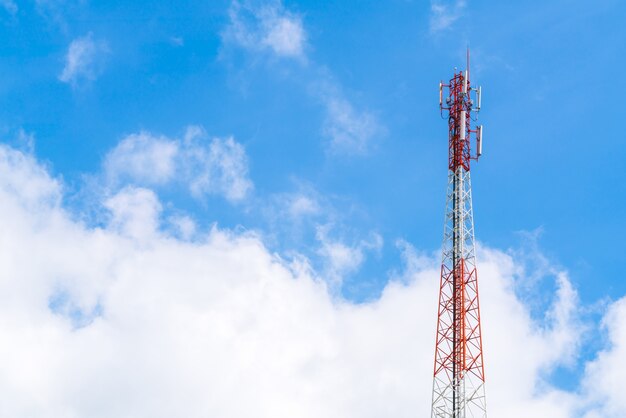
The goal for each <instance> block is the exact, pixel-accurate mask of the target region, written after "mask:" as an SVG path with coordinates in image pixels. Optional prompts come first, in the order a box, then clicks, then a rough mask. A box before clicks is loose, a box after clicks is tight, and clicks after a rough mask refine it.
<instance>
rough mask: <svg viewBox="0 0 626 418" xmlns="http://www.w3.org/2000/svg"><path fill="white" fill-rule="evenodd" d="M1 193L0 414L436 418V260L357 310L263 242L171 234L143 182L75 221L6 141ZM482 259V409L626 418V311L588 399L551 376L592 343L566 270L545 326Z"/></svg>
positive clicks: (404, 274)
mask: <svg viewBox="0 0 626 418" xmlns="http://www.w3.org/2000/svg"><path fill="white" fill-rule="evenodd" d="M157 148H159V147H157ZM149 149H152V148H149ZM159 149H160V148H159ZM149 155H157V156H159V158H160V157H161V156H163V155H169V153H168V152H154V153H149ZM140 161H141V160H140ZM161 167H165V168H164V169H163V173H166V174H167V173H168V172H169V171H168V170H169V169H168V168H167V167H168V165H167V164H166V165H163V166H161ZM139 173H140V174H141V173H142V172H141V171H139ZM0 199H1V201H2V202H3V204H2V205H0V230H1V231H2V234H1V236H2V239H1V240H0V298H1V300H0V333H1V334H2V335H3V340H4V341H5V342H6V343H5V344H2V345H0V370H1V373H0V389H1V390H2V392H3V394H4V401H3V402H2V403H0V415H2V416H10V417H16V418H19V417H32V416H37V417H84V416H88V417H95V418H97V417H111V416H117V417H131V416H132V417H151V418H158V417H172V416H185V417H207V416H216V417H217V416H219V417H232V418H244V417H245V418H247V417H250V416H253V415H254V416H257V417H272V418H275V417H320V416H323V417H337V418H339V417H351V418H374V417H376V418H378V417H381V416H396V417H400V418H402V417H407V418H408V417H415V416H427V415H428V414H429V405H430V390H431V373H432V357H433V350H434V348H433V336H434V329H435V313H436V296H437V284H438V263H437V261H436V260H435V259H432V258H430V257H428V256H424V255H420V254H419V253H418V252H417V251H416V250H415V249H413V248H412V247H411V246H409V245H407V244H405V245H404V246H403V247H402V248H403V252H402V254H403V258H404V268H403V269H402V270H401V271H400V272H398V273H397V274H396V277H395V278H394V279H393V280H391V281H390V283H389V284H388V285H387V287H386V288H385V290H384V292H383V294H382V296H381V297H380V299H378V300H376V301H372V302H368V303H363V304H353V303H351V302H348V301H344V300H342V299H341V298H337V297H336V296H332V294H331V293H329V291H328V288H327V285H326V283H327V280H325V278H324V277H322V276H320V274H319V273H317V272H315V271H314V270H312V269H311V268H310V267H309V265H308V263H307V261H306V259H305V258H303V257H295V258H293V259H285V258H282V257H281V256H280V255H277V254H274V253H271V252H270V251H269V250H268V249H267V248H266V247H265V245H264V244H263V242H262V240H261V239H260V238H259V236H258V235H256V234H255V233H250V232H248V233H236V232H233V231H229V230H224V229H220V228H218V227H217V226H214V227H212V228H211V229H209V230H206V231H196V234H195V238H194V239H193V240H189V239H182V238H178V237H176V236H174V235H172V234H170V233H169V232H167V230H166V229H165V228H163V224H164V221H163V219H162V214H161V204H160V202H159V198H158V195H157V194H156V193H155V192H154V191H152V190H150V189H148V188H145V187H139V186H126V187H124V188H122V189H120V190H119V192H118V193H117V194H116V195H114V196H112V197H111V196H103V197H102V205H103V207H104V208H105V209H106V210H108V211H109V212H110V215H111V216H110V218H109V221H108V222H107V223H105V224H104V225H102V226H99V227H94V226H89V225H86V224H84V223H82V222H80V221H76V220H75V216H73V215H72V213H71V212H68V210H67V209H65V208H64V207H63V205H62V201H63V199H64V187H63V184H62V182H61V181H59V180H58V179H55V178H53V177H52V176H51V175H50V174H49V173H48V172H47V171H46V169H44V168H43V167H42V166H41V165H40V164H39V163H38V162H37V161H36V160H35V158H34V157H33V156H32V155H30V154H27V153H23V152H20V151H17V150H14V149H11V148H8V147H6V146H0ZM359 245H361V247H362V248H365V247H367V246H370V247H371V246H375V240H374V241H373V244H372V243H361V244H359ZM479 254H480V260H479V261H480V263H479V271H480V280H481V292H482V293H481V307H482V314H483V319H484V335H485V340H484V346H485V357H486V362H487V366H488V367H487V379H488V383H487V394H488V397H489V407H490V413H491V414H492V415H494V416H506V417H509V418H516V417H520V418H521V417H529V416H550V417H573V416H578V414H579V413H581V412H580V411H582V410H583V409H584V408H586V411H587V413H588V415H587V417H596V416H602V417H623V414H622V413H621V411H623V409H622V404H623V399H622V397H621V393H619V389H618V387H619V385H616V384H615V383H616V382H617V383H619V382H620V381H621V380H623V378H624V368H623V364H622V363H623V362H621V358H622V357H623V355H622V352H623V351H624V347H626V332H624V329H626V328H624V324H625V323H626V321H624V318H625V317H626V313H625V312H624V311H625V309H624V306H626V304H625V303H624V301H620V302H617V303H615V304H613V305H612V306H611V309H610V310H609V313H608V314H607V316H606V318H605V324H606V326H607V328H608V331H609V337H610V342H611V345H610V346H609V347H607V348H606V350H605V351H603V352H602V353H601V354H600V355H599V356H598V358H597V359H596V360H594V361H593V362H591V363H590V364H589V366H588V369H587V371H586V376H587V377H588V380H587V381H588V382H589V384H590V385H591V386H590V387H589V388H588V389H587V390H588V392H589V393H587V394H581V393H582V392H581V393H572V392H566V391H563V390H559V389H557V388H555V387H553V386H552V385H551V384H550V383H549V381H548V380H547V375H546V370H550V369H553V368H555V367H558V366H559V365H560V364H562V363H563V359H564V358H568V357H570V356H571V355H572V349H574V350H575V347H577V345H578V344H579V341H580V338H581V335H582V326H581V325H580V321H579V320H578V312H577V309H578V303H577V295H576V292H575V290H574V289H573V288H572V286H571V284H570V282H569V280H568V278H567V274H566V273H565V272H558V274H557V275H556V276H555V277H554V278H553V279H554V280H555V284H556V288H557V289H558V290H557V293H556V294H555V297H554V301H553V304H552V307H551V309H550V310H549V313H548V315H547V316H546V317H545V318H540V319H533V317H532V316H531V314H530V312H529V309H528V307H527V306H526V305H525V304H524V303H523V302H522V301H521V300H520V299H518V297H517V296H516V293H515V286H516V283H517V282H518V281H519V280H523V277H519V274H520V272H522V271H523V270H524V269H523V266H520V265H519V264H517V263H516V261H515V259H514V258H513V257H512V256H511V255H509V254H507V253H504V252H501V251H497V250H493V249H488V248H481V249H480V251H479ZM596 399H597V400H602V403H593V402H592V401H591V400H596ZM598 402H599V401H598ZM598 405H600V406H598ZM594 414H595V415H594Z"/></svg>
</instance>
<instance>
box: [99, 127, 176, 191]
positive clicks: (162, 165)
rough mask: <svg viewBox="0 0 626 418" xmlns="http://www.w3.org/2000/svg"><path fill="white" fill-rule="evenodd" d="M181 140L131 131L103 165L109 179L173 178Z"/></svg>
mask: <svg viewBox="0 0 626 418" xmlns="http://www.w3.org/2000/svg"><path fill="white" fill-rule="evenodd" d="M179 148H180V146H179V144H178V142H177V141H172V140H170V139H168V138H166V137H164V136H160V137H159V136H153V135H151V134H150V133H148V132H145V131H144V132H139V133H137V134H131V135H128V136H127V137H126V138H124V139H122V141H120V143H119V144H117V146H116V147H115V148H114V149H113V150H112V151H111V152H109V153H108V154H107V156H106V158H105V161H104V168H105V171H106V173H107V175H108V176H109V180H110V181H118V180H122V179H124V178H128V179H131V180H133V181H137V182H141V183H144V184H148V185H154V184H163V183H166V182H168V181H170V180H172V178H173V176H174V175H175V172H176V166H175V163H176V158H177V156H178V153H179Z"/></svg>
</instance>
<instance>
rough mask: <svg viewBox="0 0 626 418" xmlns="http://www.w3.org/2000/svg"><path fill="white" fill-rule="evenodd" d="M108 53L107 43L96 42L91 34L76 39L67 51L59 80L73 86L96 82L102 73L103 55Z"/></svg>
mask: <svg viewBox="0 0 626 418" xmlns="http://www.w3.org/2000/svg"><path fill="white" fill-rule="evenodd" d="M107 51H108V47H107V44H106V42H104V41H100V40H94V38H93V34H92V33H91V32H90V33H88V34H87V35H85V36H83V37H80V38H76V39H74V40H73V41H72V42H71V43H70V46H69V48H68V50H67V54H66V56H65V66H64V67H63V71H62V72H61V74H60V75H59V80H61V81H63V82H65V83H70V84H72V85H73V86H76V85H78V84H79V83H81V82H88V81H93V80H95V79H96V78H97V77H98V76H99V75H100V73H101V72H102V64H103V55H104V54H105V53H106V52H107Z"/></svg>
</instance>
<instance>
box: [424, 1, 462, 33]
mask: <svg viewBox="0 0 626 418" xmlns="http://www.w3.org/2000/svg"><path fill="white" fill-rule="evenodd" d="M466 5H467V2H466V0H432V1H431V3H430V32H431V33H433V34H434V33H437V32H441V31H444V30H446V29H449V28H451V27H452V25H453V24H454V23H455V22H456V21H457V20H459V18H460V17H461V16H462V15H463V12H464V11H465V7H466Z"/></svg>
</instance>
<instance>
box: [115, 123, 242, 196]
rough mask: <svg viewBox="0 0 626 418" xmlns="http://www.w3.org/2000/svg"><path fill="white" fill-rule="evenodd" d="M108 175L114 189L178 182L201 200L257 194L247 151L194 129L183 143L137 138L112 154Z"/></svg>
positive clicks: (162, 138)
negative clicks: (212, 197)
mask: <svg viewBox="0 0 626 418" xmlns="http://www.w3.org/2000/svg"><path fill="white" fill-rule="evenodd" d="M104 170H105V177H106V178H107V181H108V183H109V185H110V186H116V185H118V184H124V183H131V184H135V185H140V186H157V185H161V186H162V185H166V184H171V183H174V182H178V183H183V184H185V185H186V186H187V187H188V189H189V191H190V193H191V194H192V195H193V196H194V197H196V198H199V199H201V198H203V197H204V196H206V195H210V194H214V195H221V196H224V197H225V198H226V199H228V200H230V201H232V202H236V201H241V200H243V199H245V198H246V197H247V196H248V194H249V193H250V191H251V190H252V188H253V185H252V182H251V181H250V179H249V178H248V158H247V155H246V152H245V149H244V147H243V146H242V145H241V144H239V143H238V142H236V141H235V140H234V139H233V138H225V139H222V138H213V139H211V140H210V141H208V138H207V136H206V133H205V132H204V130H202V129H201V128H199V127H197V126H190V127H188V128H187V132H186V134H185V136H184V138H183V139H182V140H181V139H170V138H167V137H165V136H155V135H152V134H150V133H149V132H140V133H137V134H131V135H129V136H127V137H125V138H124V139H122V140H121V141H120V143H119V144H118V145H117V146H116V147H115V148H114V149H113V150H111V151H110V152H109V153H108V154H107V156H106V157H105V160H104Z"/></svg>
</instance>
